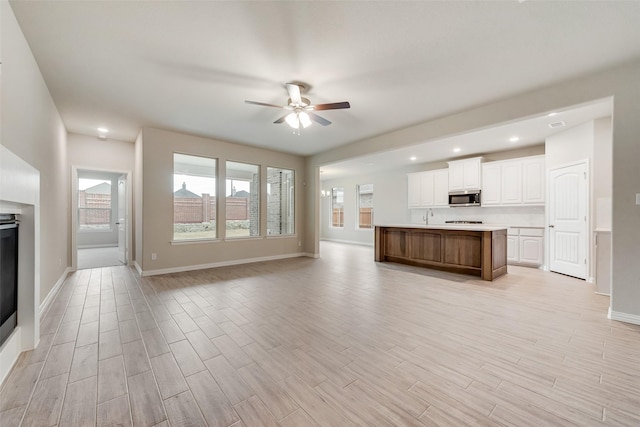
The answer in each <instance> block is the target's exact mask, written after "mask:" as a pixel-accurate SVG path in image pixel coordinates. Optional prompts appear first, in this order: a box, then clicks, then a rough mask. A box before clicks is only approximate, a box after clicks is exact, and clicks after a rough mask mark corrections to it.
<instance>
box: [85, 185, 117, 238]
mask: <svg viewBox="0 0 640 427" xmlns="http://www.w3.org/2000/svg"><path fill="white" fill-rule="evenodd" d="M78 230H79V231H109V230H111V183H110V182H109V181H106V180H102V179H87V178H79V179H78Z"/></svg>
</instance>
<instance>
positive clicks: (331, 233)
mask: <svg viewBox="0 0 640 427" xmlns="http://www.w3.org/2000/svg"><path fill="white" fill-rule="evenodd" d="M414 169H415V167H411V168H405V169H401V170H393V171H386V172H382V173H372V174H368V175H362V176H353V177H347V178H340V179H334V180H326V181H322V189H323V190H325V191H328V192H329V193H330V192H331V189H332V188H334V187H342V188H344V228H334V227H332V226H331V197H330V196H329V197H323V198H321V201H320V202H321V209H322V210H321V221H320V227H321V238H322V239H328V240H337V241H344V242H353V243H360V244H366V245H373V230H361V229H358V228H356V222H357V218H356V217H357V207H356V199H357V190H356V186H357V185H360V184H373V222H374V224H389V223H398V222H401V223H406V222H408V219H409V216H408V214H409V212H408V210H407V175H406V174H407V173H408V172H406V171H413V170H414Z"/></svg>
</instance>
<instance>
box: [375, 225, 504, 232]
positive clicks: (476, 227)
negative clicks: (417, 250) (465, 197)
mask: <svg viewBox="0 0 640 427" xmlns="http://www.w3.org/2000/svg"><path fill="white" fill-rule="evenodd" d="M375 226H376V227H390V228H417V229H424V230H465V231H498V230H506V229H507V228H508V227H505V226H500V225H485V224H429V225H422V224H376V225H375Z"/></svg>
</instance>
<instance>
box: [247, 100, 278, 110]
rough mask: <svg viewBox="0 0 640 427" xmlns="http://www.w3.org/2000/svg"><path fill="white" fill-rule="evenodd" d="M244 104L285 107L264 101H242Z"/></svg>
mask: <svg viewBox="0 0 640 427" xmlns="http://www.w3.org/2000/svg"><path fill="white" fill-rule="evenodd" d="M244 102H245V103H246V104H253V105H262V106H263V107H275V108H287V107H283V106H282V105H275V104H267V103H266V102H256V101H244Z"/></svg>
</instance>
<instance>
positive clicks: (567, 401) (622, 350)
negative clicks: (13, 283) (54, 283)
mask: <svg viewBox="0 0 640 427" xmlns="http://www.w3.org/2000/svg"><path fill="white" fill-rule="evenodd" d="M372 260H373V252H372V250H371V249H370V248H366V247H358V246H349V245H341V244H335V243H328V242H323V244H322V257H321V258H320V259H315V260H314V259H309V258H297V259H289V260H282V261H274V262H266V263H258V264H251V265H243V266H234V267H226V268H218V269H212V270H202V271H196V272H190V273H181V274H170V275H164V276H156V277H150V278H140V277H138V276H137V274H136V273H135V271H133V270H131V269H129V268H127V267H109V268H101V269H92V270H83V271H78V272H76V273H74V274H72V275H71V276H69V278H68V279H67V281H66V283H65V284H64V286H63V288H62V290H61V291H60V293H59V295H58V296H57V298H56V299H55V301H54V303H53V304H52V307H51V309H50V310H49V312H48V313H47V315H46V316H45V317H44V319H43V320H42V326H41V331H42V336H41V341H40V345H39V346H38V348H37V349H36V350H34V351H31V352H27V353H25V354H23V355H22V356H21V357H20V359H19V361H18V364H17V365H16V367H15V368H14V370H13V371H12V373H11V374H10V377H9V378H8V379H7V381H5V384H4V386H3V388H2V390H1V391H0V425H2V427H10V426H17V425H22V426H53V425H59V426H93V425H99V426H114V425H121V426H130V425H135V426H154V425H158V426H168V425H172V426H190V425H192V426H205V425H210V426H235V427H240V426H247V427H251V426H262V425H265V426H278V425H280V426H286V427H288V426H296V427H297V426H318V425H319V426H350V425H359V426H421V425H444V426H462V425H505V426H541V425H562V426H565V425H578V426H595V425H622V426H638V425H640V357H639V355H640V327H638V326H633V325H628V324H624V323H620V322H615V321H610V320H607V318H606V313H607V307H608V298H607V297H603V296H598V295H595V294H594V287H593V286H592V285H589V284H586V283H585V282H583V281H579V280H576V279H572V278H569V277H565V276H561V275H557V274H552V273H545V272H542V271H539V270H535V269H528V268H518V267H509V274H508V275H507V276H504V277H501V278H499V279H498V280H497V281H495V282H484V281H480V280H475V279H473V278H470V277H467V276H460V275H454V274H448V273H440V272H432V271H428V270H422V269H418V268H413V267H408V266H400V265H394V264H376V263H374V262H373V261H372Z"/></svg>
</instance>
